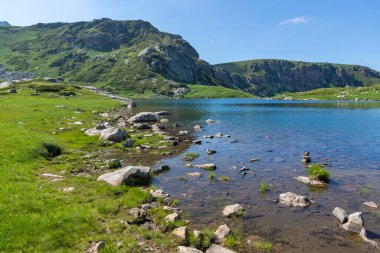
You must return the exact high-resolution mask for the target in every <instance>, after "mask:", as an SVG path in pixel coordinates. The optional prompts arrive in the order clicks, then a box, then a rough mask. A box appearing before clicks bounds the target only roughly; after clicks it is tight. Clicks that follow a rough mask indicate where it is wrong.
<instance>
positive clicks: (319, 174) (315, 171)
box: [309, 164, 330, 183]
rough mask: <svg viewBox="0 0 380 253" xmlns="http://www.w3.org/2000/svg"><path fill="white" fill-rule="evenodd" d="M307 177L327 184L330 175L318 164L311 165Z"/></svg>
mask: <svg viewBox="0 0 380 253" xmlns="http://www.w3.org/2000/svg"><path fill="white" fill-rule="evenodd" d="M309 177H310V178H315V179H318V180H321V181H323V182H325V183H327V182H328V181H329V180H330V173H329V172H328V171H327V170H325V169H324V168H323V167H322V166H320V165H318V164H312V165H311V166H310V168H309Z"/></svg>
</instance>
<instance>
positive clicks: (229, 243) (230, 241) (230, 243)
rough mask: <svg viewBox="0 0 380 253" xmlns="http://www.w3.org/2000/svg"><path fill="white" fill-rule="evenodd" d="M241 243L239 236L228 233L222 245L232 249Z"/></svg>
mask: <svg viewBox="0 0 380 253" xmlns="http://www.w3.org/2000/svg"><path fill="white" fill-rule="evenodd" d="M242 244H243V243H242V240H241V238H240V237H237V236H236V235H234V234H230V235H228V236H227V237H226V239H225V241H224V245H225V246H226V247H227V248H230V249H234V248H236V247H238V246H241V245H242Z"/></svg>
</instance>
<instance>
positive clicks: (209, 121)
mask: <svg viewBox="0 0 380 253" xmlns="http://www.w3.org/2000/svg"><path fill="white" fill-rule="evenodd" d="M213 123H215V120H213V119H207V120H206V124H213Z"/></svg>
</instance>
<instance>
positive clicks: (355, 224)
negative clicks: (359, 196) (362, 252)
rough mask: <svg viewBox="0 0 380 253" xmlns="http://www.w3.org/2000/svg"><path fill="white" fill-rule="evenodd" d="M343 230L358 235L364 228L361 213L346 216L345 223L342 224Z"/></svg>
mask: <svg viewBox="0 0 380 253" xmlns="http://www.w3.org/2000/svg"><path fill="white" fill-rule="evenodd" d="M343 228H344V229H345V230H347V231H351V232H354V233H358V234H359V233H360V232H361V230H362V228H364V221H363V217H362V213H361V212H356V213H352V214H350V215H349V216H348V221H347V223H345V224H343Z"/></svg>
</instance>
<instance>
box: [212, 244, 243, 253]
mask: <svg viewBox="0 0 380 253" xmlns="http://www.w3.org/2000/svg"><path fill="white" fill-rule="evenodd" d="M206 253H236V251H233V250H230V249H227V248H224V247H222V246H220V245H217V244H211V246H210V248H208V249H207V250H206Z"/></svg>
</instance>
